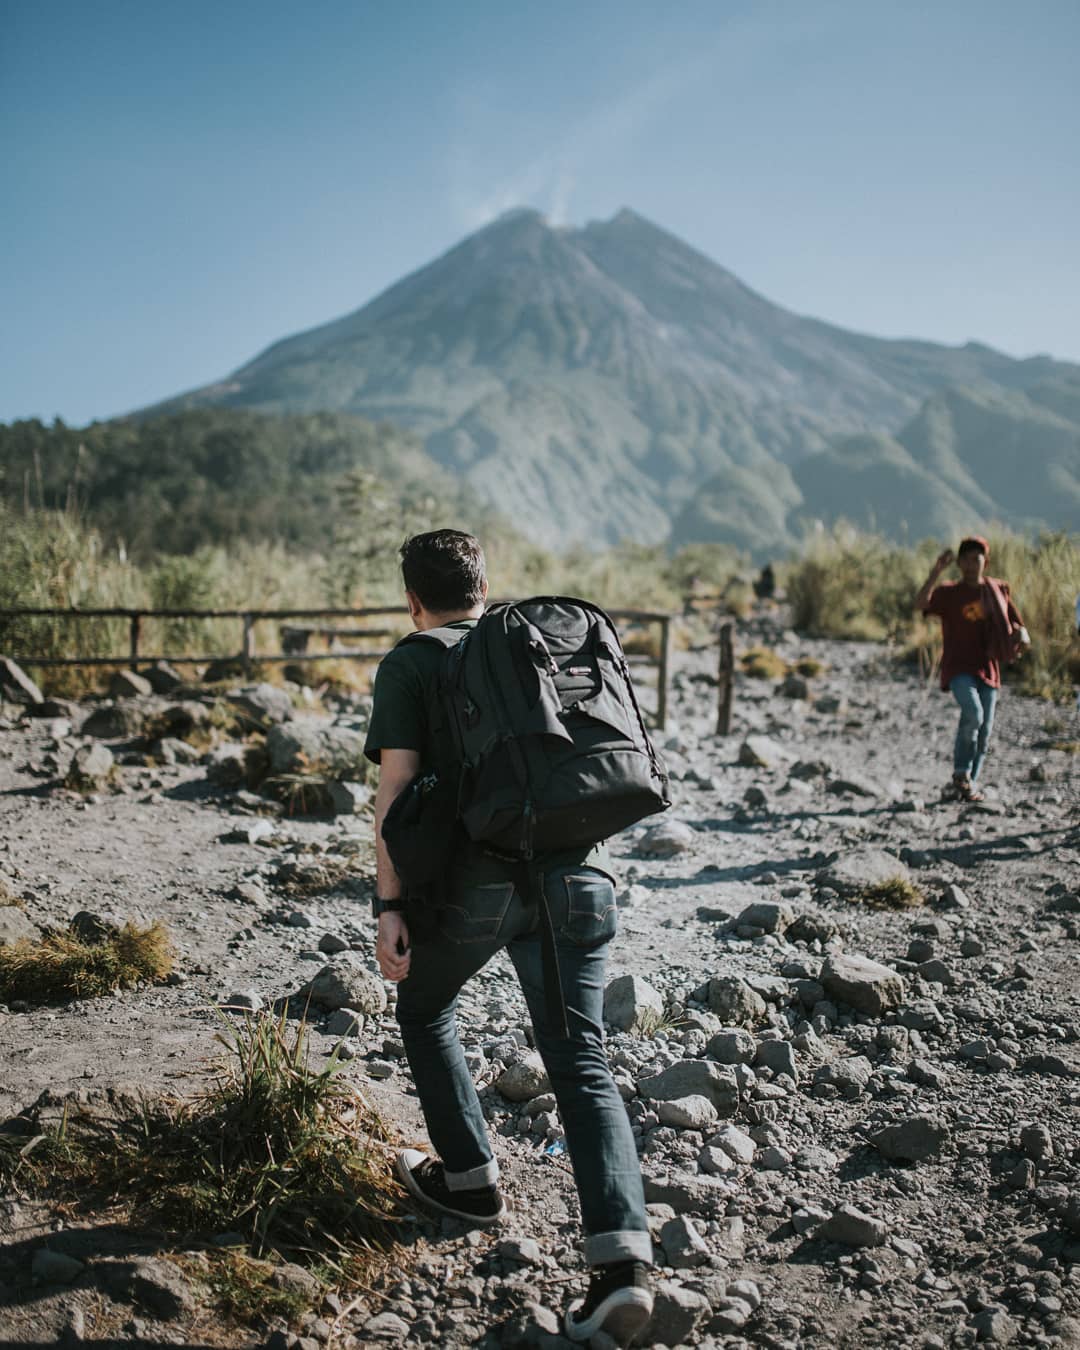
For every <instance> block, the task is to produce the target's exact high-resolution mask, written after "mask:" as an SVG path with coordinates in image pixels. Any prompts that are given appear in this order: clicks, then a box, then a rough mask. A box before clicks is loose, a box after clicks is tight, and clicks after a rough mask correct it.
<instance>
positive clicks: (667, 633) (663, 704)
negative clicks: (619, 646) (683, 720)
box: [656, 615, 671, 731]
mask: <svg viewBox="0 0 1080 1350" xmlns="http://www.w3.org/2000/svg"><path fill="white" fill-rule="evenodd" d="M670 679H671V619H670V617H669V616H668V615H665V616H664V617H663V618H662V619H661V620H660V659H659V661H658V663H657V667H656V726H657V730H659V731H663V730H665V728H666V727H667V713H668V683H669V681H670Z"/></svg>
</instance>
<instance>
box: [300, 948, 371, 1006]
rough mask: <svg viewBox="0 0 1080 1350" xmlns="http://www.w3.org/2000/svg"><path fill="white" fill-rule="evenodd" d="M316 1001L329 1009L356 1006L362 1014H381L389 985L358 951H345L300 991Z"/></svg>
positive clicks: (315, 1002) (318, 1004)
mask: <svg viewBox="0 0 1080 1350" xmlns="http://www.w3.org/2000/svg"><path fill="white" fill-rule="evenodd" d="M300 994H301V995H305V994H306V995H308V996H310V998H311V1001H312V1003H314V1004H316V1005H317V1006H318V1007H320V1008H325V1009H327V1010H328V1011H329V1012H334V1011H335V1010H336V1009H338V1008H355V1009H356V1010H357V1011H359V1012H362V1013H369V1014H370V1013H381V1012H383V1011H385V1009H386V988H385V986H384V985H383V982H382V979H381V978H380V977H379V976H378V975H376V974H374V973H373V972H372V971H370V970H368V968H367V966H365V965H364V963H363V960H362V958H361V957H360V956H359V955H358V954H357V953H356V952H341V953H339V954H338V955H337V956H335V957H333V958H332V959H331V960H330V961H329V962H328V963H327V964H326V965H325V966H323V968H322V970H320V971H319V973H318V974H317V975H316V976H315V978H314V979H313V980H311V981H310V983H308V984H306V985H304V987H303V988H302V989H301V990H300Z"/></svg>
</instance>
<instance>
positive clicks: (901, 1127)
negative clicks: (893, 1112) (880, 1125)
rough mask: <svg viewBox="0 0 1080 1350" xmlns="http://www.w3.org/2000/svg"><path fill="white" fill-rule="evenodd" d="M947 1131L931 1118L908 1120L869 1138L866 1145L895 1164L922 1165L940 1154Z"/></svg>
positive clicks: (943, 1123)
mask: <svg viewBox="0 0 1080 1350" xmlns="http://www.w3.org/2000/svg"><path fill="white" fill-rule="evenodd" d="M948 1138H949V1127H948V1125H947V1124H946V1123H945V1122H944V1121H942V1120H938V1119H937V1118H936V1117H934V1116H929V1115H916V1116H908V1118H907V1119H906V1120H899V1121H897V1122H896V1124H895V1125H886V1126H885V1128H884V1129H883V1130H878V1132H877V1133H876V1134H874V1135H871V1137H870V1142H871V1143H872V1144H873V1146H874V1147H875V1148H876V1149H877V1151H878V1152H879V1153H880V1154H881V1156H882V1157H883V1158H888V1159H890V1160H891V1161H896V1162H924V1161H925V1160H926V1159H927V1158H932V1157H933V1156H934V1154H936V1153H940V1152H941V1149H942V1147H943V1146H944V1145H945V1143H946V1142H947V1141H948Z"/></svg>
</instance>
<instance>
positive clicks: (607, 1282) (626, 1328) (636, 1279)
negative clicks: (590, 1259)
mask: <svg viewBox="0 0 1080 1350" xmlns="http://www.w3.org/2000/svg"><path fill="white" fill-rule="evenodd" d="M650 1270H651V1267H650V1266H647V1265H646V1264H645V1262H644V1261H617V1262H615V1263H613V1264H612V1265H606V1266H594V1267H593V1271H592V1276H591V1278H590V1280H589V1292H588V1293H587V1294H586V1295H585V1297H584V1298H583V1299H578V1301H577V1302H576V1303H571V1305H570V1307H569V1308H568V1309H567V1312H566V1317H565V1319H564V1323H563V1325H564V1330H565V1331H566V1334H567V1336H569V1338H570V1339H571V1340H572V1341H587V1340H588V1339H589V1337H590V1336H595V1335H596V1333H597V1332H598V1331H606V1332H607V1334H608V1335H609V1336H610V1337H611V1338H612V1339H613V1340H615V1341H618V1342H619V1344H620V1345H629V1344H631V1342H632V1341H634V1340H635V1339H636V1337H637V1336H638V1335H639V1333H640V1332H642V1331H643V1330H644V1329H645V1326H646V1324H647V1323H648V1321H649V1318H650V1317H652V1309H653V1296H652V1290H651V1289H650V1288H649V1284H650V1279H649V1272H650Z"/></svg>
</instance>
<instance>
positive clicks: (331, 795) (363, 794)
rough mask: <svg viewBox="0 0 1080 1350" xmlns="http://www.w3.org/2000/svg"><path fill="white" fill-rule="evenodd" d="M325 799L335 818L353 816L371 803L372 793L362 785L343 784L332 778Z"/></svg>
mask: <svg viewBox="0 0 1080 1350" xmlns="http://www.w3.org/2000/svg"><path fill="white" fill-rule="evenodd" d="M327 797H328V799H329V802H330V809H331V810H332V811H333V813H334V815H335V816H355V815H359V813H360V812H361V811H362V810H363V809H364V807H365V806H367V804H368V802H370V801H371V799H372V793H371V789H370V788H369V787H365V786H364V784H363V783H343V782H340V781H339V780H338V779H336V778H334V779H331V781H330V782H329V783H328V784H327Z"/></svg>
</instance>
